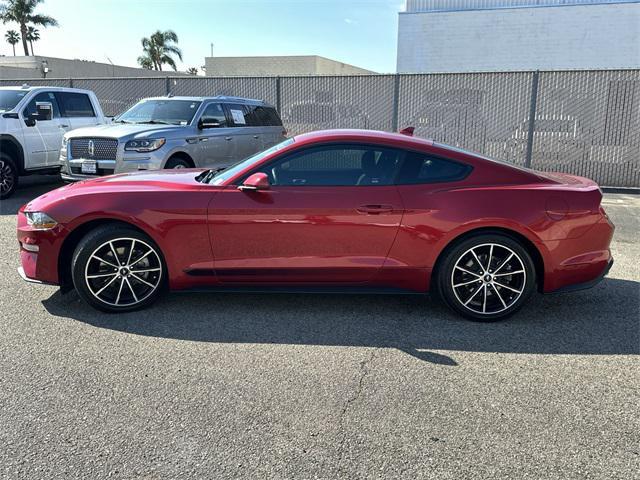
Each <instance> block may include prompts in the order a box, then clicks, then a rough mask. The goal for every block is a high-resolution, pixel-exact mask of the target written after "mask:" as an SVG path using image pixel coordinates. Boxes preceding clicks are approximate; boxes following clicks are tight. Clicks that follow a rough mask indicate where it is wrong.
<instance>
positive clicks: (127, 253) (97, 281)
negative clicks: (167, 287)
mask: <svg viewBox="0 0 640 480" xmlns="http://www.w3.org/2000/svg"><path fill="white" fill-rule="evenodd" d="M84 276H85V282H86V284H87V287H88V288H89V291H90V292H91V294H92V295H93V296H94V297H95V298H96V299H98V300H99V301H100V302H102V303H106V304H107V305H111V306H114V307H130V306H133V305H136V304H139V303H141V302H143V301H144V300H145V299H147V298H148V297H149V296H150V295H151V294H152V293H153V292H155V291H156V290H157V289H158V288H159V286H160V283H161V279H162V263H161V261H160V256H159V255H158V252H156V250H155V249H154V248H153V247H152V246H151V245H149V244H148V243H146V242H144V241H142V240H139V239H136V238H116V239H113V240H109V241H108V242H105V243H103V244H102V245H100V246H99V247H98V248H96V249H95V250H94V251H93V252H92V253H91V255H90V256H89V260H88V261H87V263H86V266H85V275H84Z"/></svg>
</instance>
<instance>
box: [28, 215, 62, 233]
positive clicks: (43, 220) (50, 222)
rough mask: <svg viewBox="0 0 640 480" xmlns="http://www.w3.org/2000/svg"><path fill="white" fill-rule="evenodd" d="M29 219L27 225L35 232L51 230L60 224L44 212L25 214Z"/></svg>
mask: <svg viewBox="0 0 640 480" xmlns="http://www.w3.org/2000/svg"><path fill="white" fill-rule="evenodd" d="M24 215H25V217H27V225H29V226H30V227H32V228H33V229H34V230H51V229H52V228H54V227H55V226H56V225H58V222H56V221H55V220H54V219H53V218H51V217H50V216H49V215H47V214H46V213H44V212H24Z"/></svg>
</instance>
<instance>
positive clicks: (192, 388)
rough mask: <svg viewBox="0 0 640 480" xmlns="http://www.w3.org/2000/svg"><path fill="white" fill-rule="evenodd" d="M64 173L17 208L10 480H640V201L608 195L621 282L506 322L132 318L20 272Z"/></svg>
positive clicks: (1, 362)
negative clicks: (37, 211) (34, 216)
mask: <svg viewBox="0 0 640 480" xmlns="http://www.w3.org/2000/svg"><path fill="white" fill-rule="evenodd" d="M51 178H53V177H50V178H43V179H38V178H34V179H28V185H26V186H23V187H22V188H21V189H20V190H19V191H18V192H17V195H16V196H15V197H14V198H11V199H9V200H5V201H2V202H1V203H0V213H1V215H0V242H1V249H0V252H1V253H0V287H1V291H2V295H1V297H0V309H1V312H2V314H1V315H0V445H2V447H1V448H0V478H8V479H19V478H47V479H51V478H61V479H62V478H64V479H72V478H116V479H131V478H144V479H176V478H238V477H247V478H323V479H324V478H327V479H329V478H412V479H413V478H437V479H462V478H479V479H480V478H482V479H486V478H505V479H507V478H509V479H525V478H531V479H546V478H559V479H570V478H592V479H593V478H598V479H614V478H615V479H618V478H619V479H631V478H638V472H640V369H639V364H638V359H639V357H638V354H639V353H640V240H639V239H640V197H639V196H633V195H613V194H612V195H606V197H605V200H604V202H603V203H604V206H605V208H606V210H607V212H608V213H609V215H610V216H611V218H612V220H613V222H614V223H615V224H616V226H617V230H616V233H615V237H614V243H613V254H614V256H615V265H614V267H613V269H612V270H611V272H610V274H609V277H608V278H607V279H605V280H604V281H603V282H602V283H601V284H599V285H598V286H596V287H595V288H593V289H591V290H588V291H582V292H577V293H573V294H563V295H549V296H541V295H537V296H535V297H534V298H533V299H532V301H531V302H530V304H529V305H528V306H526V307H525V308H524V309H523V310H522V311H521V312H520V313H519V314H517V315H516V316H515V317H514V318H512V319H510V320H508V321H506V322H502V323H494V324H480V323H471V322H468V321H464V320H462V319H460V318H459V317H457V316H456V315H454V314H452V313H450V312H449V311H448V310H446V309H445V308H444V307H442V306H440V305H439V304H437V303H435V302H434V301H433V300H431V299H429V298H428V297H423V296H393V295H377V296H375V295H369V296H365V295H362V296H359V295H354V296H335V295H297V296H292V295H284V294H279V295H249V294H171V295H169V296H167V297H166V298H165V299H164V300H162V301H160V302H159V303H158V304H156V305H155V306H154V307H152V308H150V309H147V310H145V311H142V312H136V313H130V314H122V315H117V316H115V315H105V314H101V313H99V312H96V311H94V310H92V309H91V308H89V307H88V306H86V305H85V304H83V303H82V302H81V301H80V300H79V298H78V296H77V295H76V294H75V292H72V293H69V294H67V295H61V294H60V293H59V292H58V290H57V289H56V288H55V287H46V286H38V285H31V284H27V283H24V282H22V281H21V280H20V279H19V277H18V275H17V273H16V268H17V267H18V265H19V260H18V245H17V241H16V237H15V223H16V215H15V214H16V211H17V209H18V207H19V206H20V205H21V204H23V203H26V201H28V200H29V199H31V198H33V197H35V196H37V195H39V194H41V193H44V192H45V191H47V190H50V189H51V188H54V187H55V186H56V184H53V183H51V182H52V180H51ZM25 183H27V182H25Z"/></svg>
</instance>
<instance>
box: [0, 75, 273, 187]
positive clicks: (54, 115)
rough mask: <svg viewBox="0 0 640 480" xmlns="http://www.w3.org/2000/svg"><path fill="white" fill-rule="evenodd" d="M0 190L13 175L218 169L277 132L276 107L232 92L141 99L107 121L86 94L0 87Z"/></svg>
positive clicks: (73, 176) (12, 182)
mask: <svg viewBox="0 0 640 480" xmlns="http://www.w3.org/2000/svg"><path fill="white" fill-rule="evenodd" d="M0 113H1V114H2V117H1V119H0V120H1V123H0V132H1V133H0V175H1V177H0V194H1V198H7V197H9V196H10V195H11V194H12V193H13V192H14V191H15V188H16V186H17V184H18V179H19V176H21V175H29V174H32V173H54V174H58V172H59V173H60V174H61V176H62V178H63V179H64V180H67V181H77V180H86V179H90V178H94V177H97V176H102V175H110V174H114V173H124V172H131V171H139V170H153V169H162V168H189V167H214V168H222V167H225V166H228V165H230V164H232V163H234V162H236V161H238V160H240V159H242V158H246V157H248V156H250V155H252V154H254V153H256V152H258V151H261V150H264V149H266V148H269V147H270V146H272V145H275V144H277V143H279V142H280V141H281V140H282V139H283V138H285V135H286V130H285V129H284V127H283V126H282V121H281V119H280V117H279V115H278V113H277V112H276V109H275V108H274V107H273V106H271V105H269V104H267V103H265V102H263V101H261V100H251V99H244V98H236V97H225V96H217V97H160V98H149V99H143V100H141V101H140V102H139V103H137V104H136V105H134V106H133V107H131V108H130V109H129V110H127V111H126V112H124V113H123V114H121V115H120V116H118V117H116V118H115V119H113V121H112V120H111V119H110V118H107V117H105V115H104V114H103V112H102V110H101V108H100V104H99V102H98V99H97V98H96V96H95V94H94V93H93V92H90V91H87V90H78V89H71V88H54V87H28V86H24V87H19V88H18V87H4V88H0Z"/></svg>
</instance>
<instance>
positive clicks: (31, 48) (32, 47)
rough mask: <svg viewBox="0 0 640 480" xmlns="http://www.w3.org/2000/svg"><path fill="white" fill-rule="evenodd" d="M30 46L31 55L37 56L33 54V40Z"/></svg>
mask: <svg viewBox="0 0 640 480" xmlns="http://www.w3.org/2000/svg"><path fill="white" fill-rule="evenodd" d="M29 45H31V55H33V56H35V55H36V54H35V53H33V42H32V41H31V40H29Z"/></svg>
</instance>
